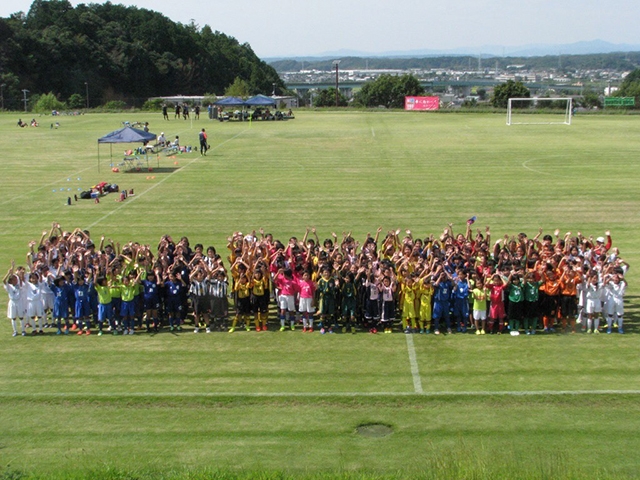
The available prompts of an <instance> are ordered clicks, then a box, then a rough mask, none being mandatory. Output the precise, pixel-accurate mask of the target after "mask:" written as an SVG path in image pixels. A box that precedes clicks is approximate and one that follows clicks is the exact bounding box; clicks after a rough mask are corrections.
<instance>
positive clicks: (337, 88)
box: [333, 60, 340, 107]
mask: <svg viewBox="0 0 640 480" xmlns="http://www.w3.org/2000/svg"><path fill="white" fill-rule="evenodd" d="M333 64H334V65H335V67H336V107H337V106H338V99H339V97H340V90H339V87H338V65H340V60H334V61H333Z"/></svg>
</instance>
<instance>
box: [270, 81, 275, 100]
mask: <svg viewBox="0 0 640 480" xmlns="http://www.w3.org/2000/svg"><path fill="white" fill-rule="evenodd" d="M272 85H273V92H271V96H272V97H275V96H276V82H273V84H272Z"/></svg>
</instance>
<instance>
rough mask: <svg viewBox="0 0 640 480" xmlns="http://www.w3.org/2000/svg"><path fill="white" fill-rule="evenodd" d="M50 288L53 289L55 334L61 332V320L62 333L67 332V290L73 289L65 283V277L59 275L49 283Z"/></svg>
mask: <svg viewBox="0 0 640 480" xmlns="http://www.w3.org/2000/svg"><path fill="white" fill-rule="evenodd" d="M51 290H52V291H53V296H54V298H53V321H54V322H56V325H57V326H58V331H57V332H56V334H57V335H60V334H62V333H63V330H62V322H64V334H65V335H68V334H69V322H68V317H69V303H68V299H69V290H71V291H73V289H72V288H71V286H70V285H67V279H66V278H65V277H64V276H62V275H61V276H59V277H57V278H55V279H54V280H53V282H52V283H51Z"/></svg>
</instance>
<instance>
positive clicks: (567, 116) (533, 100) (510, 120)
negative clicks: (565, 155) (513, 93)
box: [507, 97, 573, 125]
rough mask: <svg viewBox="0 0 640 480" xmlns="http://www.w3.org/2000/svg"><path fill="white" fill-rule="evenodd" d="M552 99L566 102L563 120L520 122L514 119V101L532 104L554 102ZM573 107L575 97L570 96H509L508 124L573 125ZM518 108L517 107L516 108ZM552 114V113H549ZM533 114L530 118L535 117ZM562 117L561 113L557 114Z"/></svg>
mask: <svg viewBox="0 0 640 480" xmlns="http://www.w3.org/2000/svg"><path fill="white" fill-rule="evenodd" d="M552 101H555V102H557V101H563V102H566V106H565V107H564V109H563V110H564V115H563V117H562V120H560V119H558V120H557V121H554V120H551V121H549V120H548V119H547V120H546V121H539V122H536V121H527V122H518V121H514V120H513V116H512V114H513V110H514V109H513V102H531V103H532V105H535V104H537V103H538V102H552ZM572 109H573V99H572V98H568V97H551V98H546V97H545V98H531V97H528V98H527V97H523V98H517V97H513V98H509V103H508V105H507V125H571V113H572ZM516 110H517V109H516ZM549 114H550V115H551V113H549ZM535 115H537V114H533V115H532V116H531V117H530V118H535ZM555 115H557V116H558V117H560V114H555Z"/></svg>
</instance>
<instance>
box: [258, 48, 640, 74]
mask: <svg viewBox="0 0 640 480" xmlns="http://www.w3.org/2000/svg"><path fill="white" fill-rule="evenodd" d="M334 61H335V59H316V58H305V59H283V60H274V61H270V62H269V64H270V65H271V66H272V67H274V68H275V69H276V70H277V71H278V72H296V71H299V70H303V69H307V70H310V69H313V70H321V71H322V70H326V71H331V70H332V68H333V62H334ZM481 61H482V65H483V66H485V68H491V69H493V68H494V67H495V65H496V63H497V64H498V68H499V69H501V70H506V69H507V67H508V66H509V65H519V66H520V65H522V66H523V67H522V68H524V69H529V70H555V71H558V72H571V71H574V70H589V69H609V70H617V71H625V70H633V69H635V68H637V66H638V65H640V52H617V53H598V54H585V55H562V56H556V55H545V56H539V57H491V56H482V58H481ZM477 65H478V57H477V56H471V55H448V56H437V57H420V58H407V57H393V58H389V57H345V58H340V68H341V69H345V70H357V69H363V70H364V69H365V68H369V69H373V70H376V69H397V70H410V69H423V70H429V69H432V68H437V69H443V70H468V69H476V68H477Z"/></svg>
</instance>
